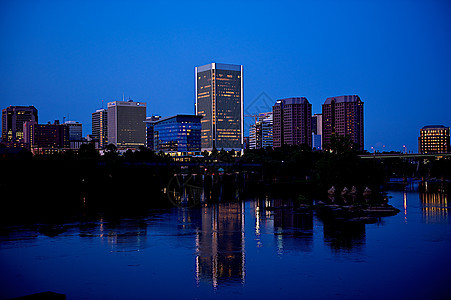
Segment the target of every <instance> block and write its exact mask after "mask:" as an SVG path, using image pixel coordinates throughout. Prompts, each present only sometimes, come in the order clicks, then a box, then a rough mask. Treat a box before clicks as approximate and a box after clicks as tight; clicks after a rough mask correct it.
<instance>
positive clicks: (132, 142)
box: [108, 100, 146, 149]
mask: <svg viewBox="0 0 451 300" xmlns="http://www.w3.org/2000/svg"><path fill="white" fill-rule="evenodd" d="M145 121H146V103H144V102H133V101H132V100H128V101H113V102H109V103H108V143H110V144H114V145H115V146H116V147H118V148H122V149H125V148H138V147H139V146H145V145H146V123H145Z"/></svg>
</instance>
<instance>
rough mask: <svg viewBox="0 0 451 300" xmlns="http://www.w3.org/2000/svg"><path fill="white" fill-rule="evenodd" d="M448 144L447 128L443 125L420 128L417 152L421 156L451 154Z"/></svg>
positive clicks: (448, 133)
mask: <svg viewBox="0 0 451 300" xmlns="http://www.w3.org/2000/svg"><path fill="white" fill-rule="evenodd" d="M449 143H450V132H449V127H445V126H443V125H429V126H424V127H423V128H421V130H420V137H419V138H418V152H419V153H421V154H428V153H447V152H451V149H450V144H449Z"/></svg>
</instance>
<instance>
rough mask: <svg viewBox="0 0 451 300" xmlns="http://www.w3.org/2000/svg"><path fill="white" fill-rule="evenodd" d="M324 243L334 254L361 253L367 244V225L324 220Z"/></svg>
mask: <svg viewBox="0 0 451 300" xmlns="http://www.w3.org/2000/svg"><path fill="white" fill-rule="evenodd" d="M322 221H323V227H324V242H325V243H326V245H328V246H329V247H330V248H331V249H332V251H334V252H337V253H338V252H351V251H352V252H356V251H361V250H362V249H363V247H364V246H365V242H366V230H365V224H363V223H359V222H344V221H342V220H334V219H327V218H325V219H323V220H322Z"/></svg>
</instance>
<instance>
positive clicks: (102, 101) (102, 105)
mask: <svg viewBox="0 0 451 300" xmlns="http://www.w3.org/2000/svg"><path fill="white" fill-rule="evenodd" d="M102 109H103V99H102Z"/></svg>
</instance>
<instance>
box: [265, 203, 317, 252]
mask: <svg viewBox="0 0 451 300" xmlns="http://www.w3.org/2000/svg"><path fill="white" fill-rule="evenodd" d="M266 202H267V203H266V207H273V208H275V209H274V211H273V212H272V218H273V219H274V235H275V237H276V240H277V243H276V244H277V252H278V253H279V254H282V253H283V252H284V251H285V250H295V251H305V252H311V251H312V249H313V213H312V212H311V211H308V212H297V211H294V210H293V207H294V203H293V201H292V200H286V199H273V200H269V201H266ZM266 215H267V214H266Z"/></svg>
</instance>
